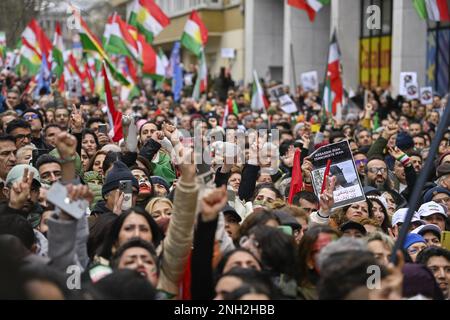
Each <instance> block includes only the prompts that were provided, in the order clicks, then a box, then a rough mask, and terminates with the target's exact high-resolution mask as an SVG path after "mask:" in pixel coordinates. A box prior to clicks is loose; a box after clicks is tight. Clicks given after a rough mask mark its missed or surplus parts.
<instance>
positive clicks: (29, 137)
mask: <svg viewBox="0 0 450 320" xmlns="http://www.w3.org/2000/svg"><path fill="white" fill-rule="evenodd" d="M26 138H27V139H29V140H31V134H18V135H16V136H14V139H16V140H24V139H26Z"/></svg>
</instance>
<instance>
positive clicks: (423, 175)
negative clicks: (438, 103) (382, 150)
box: [391, 100, 450, 265]
mask: <svg viewBox="0 0 450 320" xmlns="http://www.w3.org/2000/svg"><path fill="white" fill-rule="evenodd" d="M449 120H450V100H448V101H447V107H446V108H445V110H444V114H443V116H442V118H441V121H440V123H439V126H438V128H437V131H436V135H435V137H434V139H433V140H432V142H431V146H430V151H429V154H428V157H427V160H426V161H425V165H424V166H423V169H422V171H420V175H419V178H418V179H417V181H416V184H415V185H414V190H413V192H412V194H411V196H410V197H409V201H408V213H407V214H406V217H405V222H404V223H403V224H402V226H401V228H400V234H399V235H398V238H397V241H396V242H395V245H394V248H393V249H392V255H391V262H392V263H394V264H395V265H396V264H397V262H398V261H397V251H398V250H401V249H402V248H403V243H404V242H405V238H406V235H407V234H408V231H409V226H410V224H411V220H412V217H413V215H414V212H415V211H416V209H417V204H418V201H417V199H419V197H420V193H421V192H422V189H423V186H424V185H425V183H426V182H427V179H428V177H429V174H430V170H431V168H433V167H434V163H433V162H434V156H435V154H436V153H437V150H438V147H439V144H440V142H441V140H442V137H443V136H444V133H445V131H447V127H448V125H449Z"/></svg>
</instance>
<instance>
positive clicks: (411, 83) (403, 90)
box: [399, 72, 419, 96]
mask: <svg viewBox="0 0 450 320" xmlns="http://www.w3.org/2000/svg"><path fill="white" fill-rule="evenodd" d="M408 88H409V92H410V93H409V94H408ZM414 88H417V90H414ZM414 91H417V94H418V92H419V89H418V85H417V72H400V84H399V94H400V95H401V96H409V95H410V94H411V93H414Z"/></svg>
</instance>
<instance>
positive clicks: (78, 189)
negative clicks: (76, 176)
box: [66, 184, 94, 204]
mask: <svg viewBox="0 0 450 320" xmlns="http://www.w3.org/2000/svg"><path fill="white" fill-rule="evenodd" d="M66 188H67V196H68V197H69V199H70V200H72V201H77V200H86V201H87V202H89V204H91V203H92V201H94V194H93V193H92V191H91V190H89V187H88V186H86V185H83V184H79V185H72V184H69V185H67V186H66Z"/></svg>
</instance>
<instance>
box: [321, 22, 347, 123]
mask: <svg viewBox="0 0 450 320" xmlns="http://www.w3.org/2000/svg"><path fill="white" fill-rule="evenodd" d="M340 58H341V53H340V50H339V44H338V41H337V37H336V31H334V33H333V37H332V39H331V43H330V49H329V52H328V66H327V73H326V79H325V88H324V92H323V106H324V107H325V109H326V111H327V112H330V113H331V114H333V116H336V117H337V119H341V117H342V105H343V99H344V88H343V84H342V78H341V62H340Z"/></svg>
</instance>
